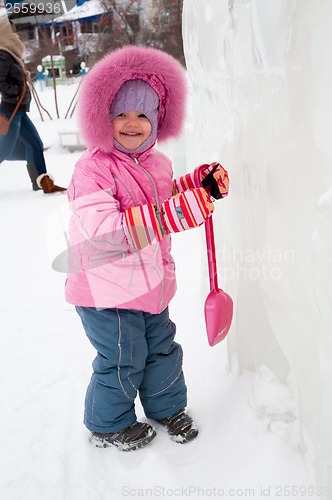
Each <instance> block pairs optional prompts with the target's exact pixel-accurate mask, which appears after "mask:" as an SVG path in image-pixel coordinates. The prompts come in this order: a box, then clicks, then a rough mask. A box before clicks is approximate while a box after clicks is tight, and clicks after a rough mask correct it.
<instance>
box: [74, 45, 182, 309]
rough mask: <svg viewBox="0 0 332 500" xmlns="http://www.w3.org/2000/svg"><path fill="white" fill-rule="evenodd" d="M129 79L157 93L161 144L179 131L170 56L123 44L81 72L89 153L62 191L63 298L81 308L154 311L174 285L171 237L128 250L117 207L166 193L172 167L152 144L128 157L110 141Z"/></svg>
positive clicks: (178, 75)
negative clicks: (67, 211) (117, 101)
mask: <svg viewBox="0 0 332 500" xmlns="http://www.w3.org/2000/svg"><path fill="white" fill-rule="evenodd" d="M130 79H141V80H143V81H146V82H147V83H149V85H151V86H152V87H153V89H154V90H155V91H156V92H157V94H158V96H159V102H160V111H159V114H160V116H159V118H158V120H159V121H158V133H157V136H158V140H159V141H162V140H166V139H169V138H171V137H177V136H178V135H179V134H180V132H181V130H182V126H183V121H184V116H185V98H186V81H185V72H184V70H183V68H182V67H181V65H180V63H178V62H177V61H176V60H175V59H173V58H172V57H171V56H170V55H168V54H166V53H164V52H161V51H159V50H156V49H152V48H143V47H135V46H127V47H122V48H121V49H118V50H116V51H114V52H111V53H109V54H108V55H106V56H105V57H104V58H103V59H102V60H101V61H99V62H98V63H97V64H96V65H95V66H94V67H93V68H92V69H91V70H90V71H89V72H88V74H87V75H86V76H85V77H84V80H83V82H82V85H81V89H80V95H79V100H78V118H79V125H80V132H81V135H82V137H83V138H84V140H85V142H86V144H87V146H88V147H89V151H87V152H86V153H85V154H84V155H83V157H82V158H81V159H80V160H79V161H78V163H77V165H76V167H75V171H74V174H73V177H72V181H71V184H70V186H69V189H68V197H69V202H70V206H71V210H72V214H73V215H72V219H71V222H70V228H69V239H70V242H69V259H68V260H69V262H68V265H69V272H68V277H67V281H66V299H67V301H68V302H70V303H72V304H75V305H79V306H91V307H101V308H108V307H119V308H126V309H138V310H142V311H146V312H150V313H159V312H161V311H163V310H164V309H165V307H167V305H168V303H169V301H170V300H171V298H172V297H173V295H174V293H175V289H176V282H175V273H174V262H173V259H172V257H171V254H170V248H171V240H170V236H166V237H164V238H163V240H162V241H161V242H160V243H157V242H155V243H152V244H151V245H150V246H149V247H147V248H144V249H143V250H140V251H138V250H135V249H133V248H131V247H130V245H129V241H130V239H129V238H128V237H127V234H126V230H125V225H124V223H123V221H124V213H123V212H124V211H125V210H126V209H127V208H129V207H133V206H138V205H142V204H145V203H157V204H159V203H162V202H163V201H165V200H166V199H167V198H169V197H170V196H171V195H172V167H171V162H170V160H169V159H168V158H167V157H166V156H165V155H163V154H162V153H160V152H158V151H156V150H154V149H149V150H147V151H145V152H144V153H141V154H139V155H137V156H136V157H135V158H134V157H130V155H128V154H125V153H121V152H119V151H118V150H117V149H115V148H114V146H113V134H112V126H111V122H110V116H109V112H110V105H111V103H112V101H113V99H114V96H115V94H116V92H117V91H118V90H119V88H120V87H121V85H122V84H123V83H124V82H125V81H127V80H130Z"/></svg>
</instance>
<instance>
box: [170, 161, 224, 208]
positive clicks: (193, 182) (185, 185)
mask: <svg viewBox="0 0 332 500" xmlns="http://www.w3.org/2000/svg"><path fill="white" fill-rule="evenodd" d="M201 186H203V187H204V188H205V190H206V192H207V193H208V194H209V195H211V196H212V197H213V198H215V199H216V200H219V199H220V198H224V197H225V196H227V195H228V188H229V179H228V173H227V171H226V170H225V169H224V168H223V167H222V166H221V165H220V163H217V162H214V163H211V164H210V165H209V164H204V165H200V166H199V167H197V168H195V170H194V172H191V173H189V174H185V175H183V176H182V177H179V178H177V179H174V181H173V194H176V193H182V192H183V191H185V190H187V189H195V188H199V187H201Z"/></svg>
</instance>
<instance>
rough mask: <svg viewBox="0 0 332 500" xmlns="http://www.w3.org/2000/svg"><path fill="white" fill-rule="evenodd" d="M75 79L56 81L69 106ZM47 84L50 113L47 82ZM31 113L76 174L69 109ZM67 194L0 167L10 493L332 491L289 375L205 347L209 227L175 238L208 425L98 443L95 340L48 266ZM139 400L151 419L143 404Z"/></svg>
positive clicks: (181, 306)
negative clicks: (48, 237) (94, 431)
mask: <svg viewBox="0 0 332 500" xmlns="http://www.w3.org/2000/svg"><path fill="white" fill-rule="evenodd" d="M75 90H76V85H71V86H66V87H58V95H59V102H60V113H61V116H62V117H63V116H64V114H65V111H66V110H67V107H68V104H69V102H70V100H71V98H72V96H73V94H74V92H75ZM39 96H40V98H41V100H42V102H43V104H44V105H45V107H47V109H48V110H49V111H50V112H51V114H52V115H53V117H55V113H54V111H53V97H52V91H51V90H50V89H48V90H45V91H44V92H41V93H39ZM31 116H32V117H33V118H34V122H35V124H36V126H37V128H38V129H39V130H40V133H41V135H42V137H43V139H44V141H45V144H47V145H48V146H49V149H48V150H47V151H46V160H47V166H48V170H49V172H52V173H53V174H54V176H55V179H56V181H57V182H58V183H59V184H60V185H67V184H68V183H69V180H70V177H71V173H72V171H73V168H74V164H75V162H76V160H77V159H78V157H79V156H80V154H81V153H80V152H74V153H69V152H67V151H66V150H64V149H61V148H60V147H59V146H58V145H57V140H58V137H57V129H58V127H63V123H62V121H60V122H57V121H56V120H53V121H50V120H49V119H48V118H46V117H45V122H42V121H41V119H40V116H39V114H38V112H37V110H36V108H35V106H33V109H32V113H31ZM68 123H69V124H70V127H73V128H74V129H75V123H74V122H68ZM65 201H66V197H65V196H64V195H61V194H59V195H54V196H49V195H44V194H43V193H41V192H33V191H32V190H31V188H30V183H29V179H28V176H27V173H26V169H25V165H24V163H23V162H4V163H3V164H2V165H1V166H0V207H1V222H0V224H1V226H0V227H1V235H2V242H3V244H2V250H1V263H0V265H1V274H0V276H1V306H0V325H1V333H2V335H1V340H2V347H1V350H0V394H1V401H2V403H1V412H0V428H1V434H0V498H1V500H36V498H41V499H45V500H74V499H75V500H76V499H77V500H109V499H112V500H118V499H121V498H125V497H129V498H131V497H134V498H135V497H143V498H157V497H161V498H173V497H174V498H175V497H177V498H187V497H190V498H204V497H217V498H220V497H226V496H228V497H234V498H257V499H258V498H264V497H266V498H269V499H278V498H283V497H284V496H288V497H289V496H290V494H289V492H292V495H293V496H294V497H295V496H299V495H300V496H301V497H302V498H312V499H317V498H319V499H321V498H324V497H322V495H321V494H320V492H319V491H318V492H317V490H314V489H313V487H314V477H313V475H312V471H311V470H309V469H308V468H307V465H306V464H305V461H304V457H303V455H302V453H301V451H300V450H298V448H297V441H296V440H295V442H294V440H293V436H294V428H291V427H290V426H296V415H295V406H296V405H294V399H293V393H292V385H291V383H290V384H289V386H288V387H286V386H281V385H280V384H279V382H278V381H277V380H274V379H273V376H272V375H271V373H270V372H269V371H268V370H267V369H266V370H264V368H262V370H261V371H260V373H258V374H257V375H255V376H254V375H253V374H252V373H249V372H244V373H243V374H242V375H241V376H237V375H236V374H235V373H231V372H230V370H229V364H228V359H227V356H228V355H227V345H226V341H224V343H221V344H219V345H218V346H216V347H214V348H211V347H209V346H208V343H207V339H206V334H205V326H204V318H203V307H204V300H205V297H206V295H207V292H208V280H207V279H206V286H205V285H204V284H203V285H202V280H201V277H202V274H205V275H206V259H205V253H204V239H203V236H204V232H203V231H204V230H203V228H200V229H198V230H195V231H189V232H186V233H183V234H179V235H176V236H175V237H173V245H174V250H173V254H174V257H175V261H176V262H177V269H178V292H177V295H176V298H175V299H174V300H173V302H172V304H171V307H170V311H171V317H172V319H173V320H174V321H175V322H176V324H177V328H178V334H177V340H178V341H179V342H180V343H181V344H182V345H183V348H184V353H185V366H184V368H185V375H186V381H187V385H188V390H189V402H190V403H189V407H188V408H189V411H190V412H191V414H192V416H193V417H194V418H195V420H196V421H197V424H198V426H199V428H200V435H199V437H198V438H197V439H196V440H195V441H194V442H192V443H190V444H187V445H183V446H181V445H179V444H176V443H174V442H172V441H171V440H170V439H169V437H168V436H167V435H166V434H165V433H164V432H163V431H159V432H158V435H157V437H156V439H155V440H154V441H153V442H152V443H151V444H150V445H149V446H148V447H146V448H145V449H143V450H140V451H136V452H132V453H128V454H126V453H121V452H119V451H118V450H116V449H113V448H110V449H98V448H93V447H92V446H91V445H90V444H89V442H88V434H89V433H88V431H87V430H86V429H85V427H84V426H83V423H82V418H83V402H84V396H85V389H86V386H87V383H88V381H89V378H90V373H91V362H92V360H93V358H94V350H93V348H92V347H91V346H90V344H89V342H88V340H87V339H86V337H85V334H84V331H83V329H82V326H81V324H80V320H79V318H78V316H77V315H76V313H75V311H74V309H73V307H72V306H70V305H68V304H66V302H65V300H64V280H65V275H64V274H61V273H56V272H55V271H53V270H52V268H51V266H50V261H49V255H48V251H47V244H46V241H45V227H44V226H45V223H46V224H48V220H49V219H48V216H49V215H50V214H51V213H52V212H53V211H54V210H56V209H58V208H60V207H61V206H63V205H64V204H65ZM203 283H204V280H203ZM230 335H231V334H230ZM137 411H138V416H139V417H140V418H141V419H144V415H143V413H142V409H141V407H140V406H139V404H138V408H137ZM292 487H293V490H292Z"/></svg>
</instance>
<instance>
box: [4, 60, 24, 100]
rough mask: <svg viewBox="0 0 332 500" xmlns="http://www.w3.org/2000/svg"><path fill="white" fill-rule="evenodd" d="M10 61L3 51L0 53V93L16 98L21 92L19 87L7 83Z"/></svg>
mask: <svg viewBox="0 0 332 500" xmlns="http://www.w3.org/2000/svg"><path fill="white" fill-rule="evenodd" d="M10 65H11V61H10V59H9V56H7V55H6V54H5V53H4V52H3V51H1V52H0V92H1V93H2V94H5V95H7V96H9V97H16V96H18V95H19V94H20V92H21V86H20V85H17V84H15V83H13V82H10V81H8V75H9V71H10Z"/></svg>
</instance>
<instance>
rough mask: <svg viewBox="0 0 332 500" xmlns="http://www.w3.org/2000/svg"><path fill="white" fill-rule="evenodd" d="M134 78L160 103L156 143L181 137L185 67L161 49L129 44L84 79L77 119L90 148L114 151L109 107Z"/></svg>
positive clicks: (94, 67)
mask: <svg viewBox="0 0 332 500" xmlns="http://www.w3.org/2000/svg"><path fill="white" fill-rule="evenodd" d="M133 79H140V80H143V81H146V82H147V83H149V84H150V85H151V87H152V88H153V89H154V90H155V91H156V92H157V94H158V96H159V99H160V100H161V102H162V106H160V109H161V115H160V116H159V125H158V134H157V138H158V140H159V141H164V140H167V139H170V138H175V137H178V136H179V135H180V133H181V131H182V127H183V123H184V117H185V108H186V96H187V85H186V76H185V70H184V68H183V67H182V66H181V64H180V63H179V62H178V61H176V59H174V58H173V57H172V56H170V55H169V54H166V53H165V52H163V51H161V50H157V49H152V48H145V47H137V46H133V45H128V46H125V47H122V48H120V49H117V50H115V51H113V52H110V53H109V54H108V55H106V56H105V57H104V58H103V59H102V60H101V61H99V62H98V63H97V64H96V65H95V66H93V68H92V69H91V70H90V71H89V72H88V73H87V75H86V76H84V80H83V82H82V85H81V89H80V93H79V98H78V118H79V127H80V132H81V135H82V137H83V139H84V140H85V142H86V144H87V146H88V147H89V148H90V149H93V148H98V149H101V150H102V151H104V152H105V153H110V152H111V150H112V149H113V133H112V126H111V120H110V106H111V103H112V101H113V99H114V97H115V94H116V93H117V91H118V90H119V89H120V87H121V86H122V85H123V83H124V82H125V81H127V80H133ZM163 111H164V114H163Z"/></svg>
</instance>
